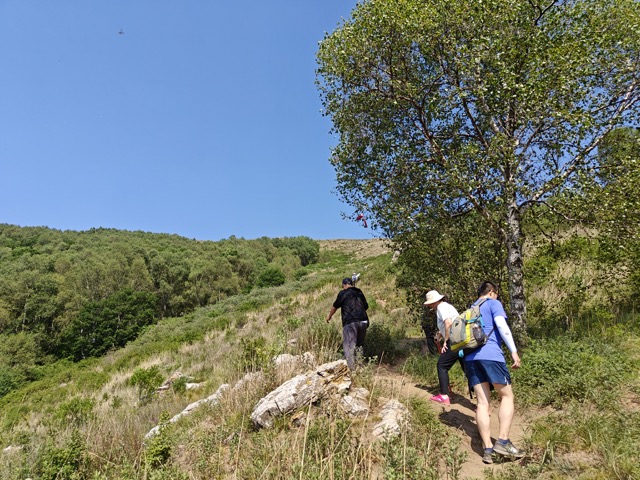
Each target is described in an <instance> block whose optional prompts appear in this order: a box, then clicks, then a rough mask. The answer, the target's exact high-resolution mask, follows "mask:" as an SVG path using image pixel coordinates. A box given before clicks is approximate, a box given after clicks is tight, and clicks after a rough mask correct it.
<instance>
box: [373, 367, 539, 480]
mask: <svg viewBox="0 0 640 480" xmlns="http://www.w3.org/2000/svg"><path fill="white" fill-rule="evenodd" d="M401 371H402V365H394V366H393V367H384V366H381V367H380V369H379V371H378V374H377V377H379V380H381V381H382V382H385V384H386V387H387V388H391V389H392V391H393V392H394V393H395V394H397V398H398V399H400V400H401V399H402V398H413V397H417V398H421V399H424V400H426V403H427V404H429V405H430V406H431V407H432V408H433V410H434V411H436V412H437V413H438V416H439V418H440V420H441V421H442V423H443V424H444V425H446V426H447V427H449V428H450V430H451V434H452V435H457V436H458V437H460V440H461V442H460V448H461V450H462V451H464V452H466V453H467V459H466V461H465V462H464V464H463V465H462V469H461V472H460V477H459V478H460V479H461V480H464V479H467V480H470V479H481V478H485V477H486V474H487V473H489V471H495V470H496V469H502V468H504V467H505V466H506V465H508V464H513V463H514V462H513V461H510V460H503V461H500V460H498V461H497V462H496V463H493V464H492V465H486V464H484V463H483V462H482V453H483V446H482V441H481V439H480V434H479V433H478V429H477V426H476V420H475V409H476V400H475V398H474V399H473V400H471V399H470V398H469V394H468V393H467V392H453V393H452V394H451V395H450V398H451V405H450V406H444V405H441V404H437V403H435V402H431V401H429V398H430V397H431V396H432V395H435V394H437V393H438V386H437V385H429V386H425V385H420V384H417V383H415V382H413V381H412V380H411V379H410V378H409V377H407V376H406V375H403V374H402V373H401ZM517 395H518V392H517V391H516V401H517ZM499 404H500V402H499V400H494V399H492V404H491V433H492V439H493V440H494V441H495V435H497V432H498V407H499ZM516 408H517V405H516ZM543 414H544V412H535V411H531V410H528V411H527V412H519V411H516V414H515V416H514V418H513V423H512V424H511V431H510V438H511V440H512V441H513V443H514V444H515V445H516V446H519V447H521V446H522V445H523V438H524V436H525V431H526V428H527V425H529V424H530V423H531V422H532V421H533V420H534V419H535V418H537V417H539V416H541V415H543ZM526 460H527V459H526V457H525V458H524V459H522V460H520V461H518V462H519V463H521V464H524V462H526Z"/></svg>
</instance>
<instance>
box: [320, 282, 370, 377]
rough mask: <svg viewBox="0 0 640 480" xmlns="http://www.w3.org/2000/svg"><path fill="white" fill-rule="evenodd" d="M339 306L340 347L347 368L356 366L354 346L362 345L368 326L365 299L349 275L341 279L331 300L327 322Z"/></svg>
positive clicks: (351, 368)
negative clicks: (335, 295) (340, 285)
mask: <svg viewBox="0 0 640 480" xmlns="http://www.w3.org/2000/svg"><path fill="white" fill-rule="evenodd" d="M339 308H341V309H342V310H341V315H342V348H343V350H344V356H345V358H346V360H347V366H348V367H349V370H355V368H356V348H362V347H363V346H364V337H365V335H366V334H367V328H368V327H369V317H368V316H367V309H368V308H369V304H368V303H367V299H366V298H365V296H364V293H362V290H360V289H359V288H357V287H354V286H353V280H352V279H351V278H349V277H347V278H345V279H344V280H342V290H341V291H340V293H338V296H337V297H336V301H335V302H333V305H332V307H331V310H330V311H329V316H328V317H327V323H329V322H330V321H331V317H333V314H334V313H336V311H337V310H338V309H339Z"/></svg>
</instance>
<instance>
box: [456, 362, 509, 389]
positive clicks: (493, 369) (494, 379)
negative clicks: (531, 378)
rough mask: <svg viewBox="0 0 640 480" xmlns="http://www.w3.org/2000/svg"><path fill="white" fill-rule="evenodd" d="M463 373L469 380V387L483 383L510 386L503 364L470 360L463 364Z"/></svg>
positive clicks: (507, 373) (505, 366)
mask: <svg viewBox="0 0 640 480" xmlns="http://www.w3.org/2000/svg"><path fill="white" fill-rule="evenodd" d="M464 373H465V374H466V375H467V378H468V379H469V386H470V387H473V386H475V385H478V384H479V383H485V382H488V383H490V384H492V385H511V375H509V370H507V364H506V363H504V362H495V361H491V360H470V361H468V362H464Z"/></svg>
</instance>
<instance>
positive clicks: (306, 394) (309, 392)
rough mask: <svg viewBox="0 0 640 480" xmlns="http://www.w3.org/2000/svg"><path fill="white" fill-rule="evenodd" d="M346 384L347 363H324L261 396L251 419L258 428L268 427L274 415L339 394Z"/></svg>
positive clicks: (347, 387)
mask: <svg viewBox="0 0 640 480" xmlns="http://www.w3.org/2000/svg"><path fill="white" fill-rule="evenodd" d="M350 386H351V376H350V372H349V368H348V367H347V362H345V361H344V360H337V361H335V362H330V363H325V364H323V365H320V366H319V367H318V368H316V369H315V370H312V371H310V372H307V373H304V374H301V375H297V376H295V377H293V378H292V379H290V380H287V381H286V382H285V383H283V384H282V385H280V386H279V387H278V388H276V389H275V390H273V391H272V392H270V393H269V394H268V395H267V396H266V397H264V398H262V399H261V400H260V401H259V402H258V403H257V404H256V406H255V408H254V409H253V412H252V413H251V420H252V421H253V423H254V425H256V426H258V427H271V426H272V425H273V422H274V420H275V419H276V418H277V417H280V416H282V415H285V414H288V413H292V412H295V411H296V410H298V409H300V408H303V407H305V406H307V405H309V404H310V403H313V402H316V401H318V400H320V399H321V398H323V397H326V396H327V395H329V394H333V393H339V394H342V393H344V392H345V391H347V390H348V389H349V387H350Z"/></svg>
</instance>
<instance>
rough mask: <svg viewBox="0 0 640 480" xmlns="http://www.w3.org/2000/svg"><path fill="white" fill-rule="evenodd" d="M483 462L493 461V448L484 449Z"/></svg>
mask: <svg viewBox="0 0 640 480" xmlns="http://www.w3.org/2000/svg"><path fill="white" fill-rule="evenodd" d="M482 463H486V464H491V463H493V449H488V448H485V449H484V454H483V455H482Z"/></svg>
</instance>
